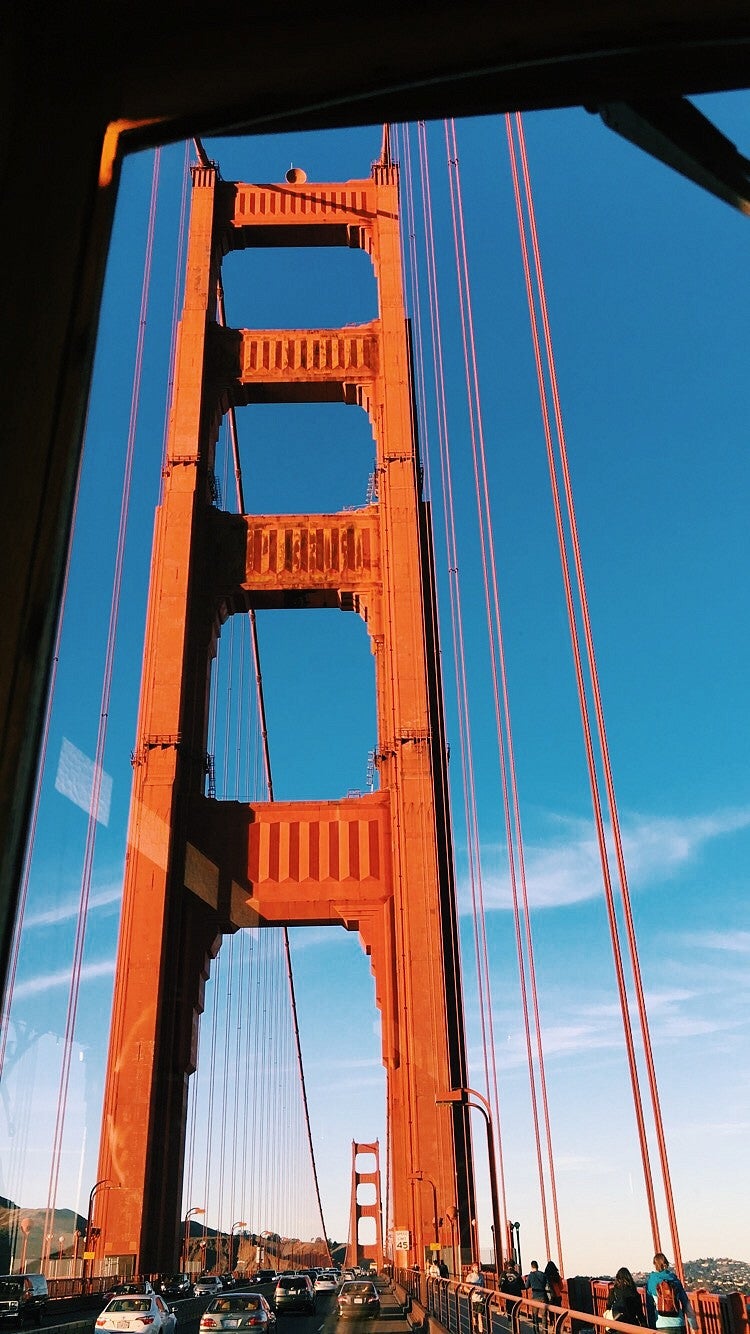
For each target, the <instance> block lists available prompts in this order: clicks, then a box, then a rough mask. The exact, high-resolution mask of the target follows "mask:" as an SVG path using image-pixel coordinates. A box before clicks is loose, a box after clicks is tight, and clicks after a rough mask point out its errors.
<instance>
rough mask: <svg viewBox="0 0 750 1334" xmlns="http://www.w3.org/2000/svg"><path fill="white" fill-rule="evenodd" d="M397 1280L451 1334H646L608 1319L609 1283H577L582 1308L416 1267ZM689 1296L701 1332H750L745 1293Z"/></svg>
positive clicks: (749, 1305) (573, 1282)
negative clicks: (529, 1331) (525, 1330)
mask: <svg viewBox="0 0 750 1334" xmlns="http://www.w3.org/2000/svg"><path fill="white" fill-rule="evenodd" d="M394 1278H395V1279H396V1282H397V1283H398V1284H399V1286H400V1287H402V1288H403V1289H404V1290H405V1291H406V1292H407V1293H408V1294H409V1296H410V1297H412V1298H413V1299H414V1301H417V1302H419V1304H420V1305H421V1306H423V1307H424V1309H425V1310H426V1311H427V1312H428V1313H429V1314H430V1315H432V1316H434V1318H435V1319H436V1320H437V1321H439V1323H440V1324H441V1325H442V1326H443V1327H444V1328H445V1329H446V1330H448V1331H449V1334H522V1330H521V1327H522V1323H523V1324H524V1325H531V1326H532V1328H533V1329H534V1330H535V1331H536V1330H539V1331H540V1334H547V1332H548V1334H580V1332H581V1331H591V1334H614V1331H616V1334H639V1330H640V1334H643V1328H642V1327H641V1326H638V1325H626V1324H625V1323H624V1321H617V1322H615V1323H614V1324H613V1322H612V1320H611V1319H610V1320H605V1319H604V1311H605V1310H606V1309H607V1307H608V1304H609V1295H610V1292H611V1284H609V1283H602V1282H596V1281H593V1280H590V1279H577V1280H571V1282H570V1289H571V1290H572V1291H571V1292H570V1296H571V1297H572V1296H573V1295H575V1300H576V1302H577V1303H578V1306H570V1305H565V1306H553V1305H552V1304H551V1303H549V1304H548V1303H546V1302H535V1301H532V1299H531V1298H530V1297H508V1296H506V1295H505V1294H504V1293H500V1292H496V1291H494V1290H493V1288H489V1287H483V1288H479V1289H477V1288H472V1287H471V1286H469V1285H467V1284H465V1283H460V1282H458V1281H457V1280H456V1279H447V1278H430V1277H429V1276H428V1275H426V1274H422V1273H419V1272H415V1271H414V1270H411V1269H404V1270H397V1271H396V1272H395V1274H394ZM689 1295H690V1299H691V1302H692V1304H693V1309H694V1310H695V1314H696V1317H697V1320H698V1331H699V1334H750V1298H748V1297H747V1296H745V1295H744V1294H742V1293H727V1294H725V1293H713V1292H706V1291H704V1290H703V1289H698V1291H696V1292H691V1293H690V1294H689ZM567 1296H568V1290H567V1285H566V1298H567ZM582 1306H586V1307H588V1309H585V1310H583V1309H580V1307H582Z"/></svg>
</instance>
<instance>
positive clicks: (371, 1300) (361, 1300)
mask: <svg viewBox="0 0 750 1334" xmlns="http://www.w3.org/2000/svg"><path fill="white" fill-rule="evenodd" d="M336 1307H337V1311H338V1317H339V1320H366V1319H372V1318H373V1317H374V1316H379V1315H380V1296H379V1294H378V1290H377V1288H376V1287H375V1284H374V1283H371V1282H370V1281H369V1279H358V1278H355V1279H352V1280H351V1281H350V1282H349V1283H343V1284H342V1285H341V1287H340V1288H339V1291H338V1294H337V1296H336Z"/></svg>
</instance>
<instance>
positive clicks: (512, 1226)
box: [508, 1223, 523, 1274]
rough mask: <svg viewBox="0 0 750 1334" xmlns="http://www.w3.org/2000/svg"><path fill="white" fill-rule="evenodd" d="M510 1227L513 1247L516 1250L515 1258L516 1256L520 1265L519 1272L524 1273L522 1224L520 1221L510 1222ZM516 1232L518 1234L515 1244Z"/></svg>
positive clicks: (516, 1260) (515, 1258)
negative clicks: (514, 1235) (522, 1262)
mask: <svg viewBox="0 0 750 1334" xmlns="http://www.w3.org/2000/svg"><path fill="white" fill-rule="evenodd" d="M508 1227H509V1229H510V1244H511V1249H512V1250H513V1251H514V1252H515V1254H514V1257H513V1258H514V1260H515V1262H516V1264H517V1265H518V1272H519V1273H520V1274H522V1273H523V1266H522V1264H521V1224H520V1223H509V1224H508ZM514 1232H515V1234H516V1241H515V1245H514V1244H513V1233H514Z"/></svg>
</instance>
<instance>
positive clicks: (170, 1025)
mask: <svg viewBox="0 0 750 1334" xmlns="http://www.w3.org/2000/svg"><path fill="white" fill-rule="evenodd" d="M192 176H193V191H192V209H191V223H190V235H189V245H188V264H187V275H186V285H185V304H184V309H183V314H182V319H181V323H180V330H179V341H178V348H177V359H176V365H175V383H174V395H173V401H172V407H171V415H170V422H169V435H168V444H167V460H166V465H165V470H164V489H163V500H162V503H161V505H160V506H159V509H158V511H157V517H156V529H155V537H154V548H153V557H152V569H151V586H150V593H149V605H148V615H147V625H146V640H145V653H144V664H143V679H142V685H141V703H140V712H139V719H138V734H137V739H136V748H135V754H134V773H133V792H132V799H131V811H130V825H129V832H128V851H127V860H126V869H125V886H124V901H123V913H122V925H121V932H120V943H119V954H118V961H117V974H116V984H115V997H114V1011H113V1021H112V1033H111V1039H110V1051H109V1063H108V1070H107V1080H106V1088H105V1102H104V1116H103V1127H102V1139H101V1150H100V1161H99V1171H98V1177H99V1178H100V1179H101V1178H105V1179H107V1180H109V1181H111V1182H113V1183H115V1184H117V1185H118V1186H119V1189H116V1190H115V1189H113V1190H109V1191H107V1192H103V1197H104V1198H103V1200H102V1210H101V1212H102V1215H103V1216H102V1220H101V1221H102V1223H103V1236H104V1251H105V1255H106V1256H107V1257H108V1258H109V1259H114V1257H116V1256H117V1257H122V1261H121V1262H122V1263H123V1264H128V1263H129V1264H132V1265H133V1266H134V1267H135V1268H136V1269H137V1270H139V1271H141V1272H143V1273H149V1272H156V1271H163V1270H169V1269H172V1268H174V1267H175V1266H176V1263H177V1252H178V1245H179V1214H180V1207H181V1189H182V1173H183V1160H184V1151H185V1124H186V1107H187V1087H188V1077H189V1075H190V1074H191V1073H192V1072H193V1070H194V1068H195V1059H196V1056H195V1053H196V1032H197V1017H198V1014H199V1012H200V1011H201V1009H202V1006H203V986H204V981H205V979H206V977H207V976H208V971H209V965H210V960H211V958H212V957H213V956H214V955H215V953H216V951H217V949H218V947H219V944H220V941H221V936H222V933H224V932H231V931H234V930H235V929H237V928H240V927H243V926H257V925H278V924H282V923H285V924H288V925H302V924H312V923H315V924H320V923H338V924H339V925H343V926H344V927H346V929H347V930H356V931H358V932H359V935H360V939H361V941H362V943H363V945H364V948H365V950H366V951H367V953H368V955H369V956H370V959H371V966H372V971H373V974H374V977H375V990H376V1000H377V1004H378V1006H379V1008H380V1011H381V1015H382V1045H383V1061H384V1064H385V1066H386V1069H387V1099H388V1126H389V1153H388V1161H389V1168H390V1185H389V1201H390V1211H391V1217H390V1219H389V1224H390V1225H392V1227H393V1229H395V1230H397V1232H398V1235H399V1236H400V1237H401V1238H402V1239H403V1238H406V1239H407V1246H406V1248H405V1250H404V1251H403V1252H402V1253H400V1254H399V1255H398V1256H396V1257H394V1258H395V1259H396V1260H397V1262H398V1263H403V1264H406V1263H409V1262H410V1261H413V1260H414V1259H417V1258H419V1260H420V1263H421V1260H422V1256H423V1254H424V1246H425V1244H428V1243H429V1241H430V1240H432V1237H433V1229H434V1226H435V1223H434V1215H435V1213H436V1212H437V1214H438V1217H439V1219H440V1220H441V1221H440V1222H439V1226H440V1227H441V1229H443V1230H444V1229H445V1227H446V1225H447V1221H448V1219H455V1218H456V1217H457V1218H458V1236H459V1239H460V1243H461V1247H462V1250H463V1254H464V1257H465V1258H468V1256H469V1255H470V1247H471V1237H470V1227H471V1219H472V1218H473V1216H474V1213H475V1209H474V1195H473V1176H472V1164H471V1142H470V1131H469V1124H468V1115H467V1111H466V1108H465V1107H463V1106H461V1105H460V1104H459V1103H454V1104H453V1105H452V1106H440V1107H438V1106H436V1101H435V1100H436V1097H437V1096H438V1095H439V1094H441V1093H443V1092H444V1091H445V1090H447V1089H450V1088H458V1087H462V1086H464V1085H465V1084H466V1082H467V1072H466V1060H465V1049H464V1030H463V1008H462V1004H463V1003H462V994H461V975H460V965H459V947H458V927H457V915H456V904H455V890H454V878H453V856H452V845H451V831H450V814H449V807H448V783H447V772H446V768H447V761H446V744H445V736H444V725H443V710H442V696H441V685H440V678H439V669H438V644H437V615H436V607H435V590H434V580H433V566H432V544H431V534H430V515H429V510H428V506H427V504H426V502H425V501H424V500H423V499H422V495H421V482H420V465H419V458H418V452H417V442H416V439H415V426H414V413H413V403H412V388H411V374H410V358H409V346H408V330H407V323H406V319H405V313H404V304H403V294H402V285H401V262H400V251H399V226H398V177H397V169H396V168H395V167H394V166H392V165H390V163H389V162H388V161H383V162H381V163H379V164H377V165H376V166H375V167H374V168H373V173H372V177H371V179H368V180H361V181H348V182H346V183H344V184H331V185H311V184H305V183H299V182H295V183H291V184H288V183H285V184H282V185H250V184H239V183H235V182H224V181H220V180H219V179H218V176H217V173H216V171H215V170H214V169H213V168H212V167H210V166H198V167H195V168H193V173H192ZM332 244H333V245H341V246H345V247H347V246H348V247H361V248H363V249H364V250H366V251H367V252H368V253H369V254H370V256H371V258H372V261H373V265H374V268H375V274H376V277H377V281H378V295H379V314H378V317H377V318H376V319H374V320H372V321H371V322H370V323H368V324H364V325H358V326H351V325H348V326H346V327H345V328H341V329H330V330H320V329H314V330H310V329H287V330H270V329H263V330H247V329H235V330H228V329H224V328H222V327H220V325H219V324H218V323H217V318H216V317H217V310H216V300H217V297H216V293H217V283H218V279H219V270H220V264H221V257H222V256H223V255H224V254H226V253H227V252H228V251H231V250H237V249H244V248H245V247H248V246H264V245H267V246H284V245H290V246H301V245H302V246H304V245H311V246H316V245H332ZM306 400H307V401H311V402H312V401H334V402H336V401H338V402H344V403H350V404H353V405H356V406H359V407H360V408H362V409H364V410H365V411H366V412H367V414H368V416H369V419H370V422H371V424H372V430H373V434H374V438H375V448H376V467H377V499H376V500H373V502H372V503H371V504H368V505H367V506H365V507H364V508H362V509H359V510H354V511H346V512H344V513H340V514H317V515H310V514H301V515H299V514H287V515H284V514H282V515H278V514H277V515H266V516H257V515H252V516H251V515H235V514H229V513H223V512H221V511H219V510H218V509H217V508H216V507H215V505H214V504H213V488H212V479H213V471H214V454H215V444H216V439H217V435H218V431H219V426H220V422H221V417H222V414H223V413H225V412H226V411H227V409H228V407H229V406H230V405H232V404H234V405H237V406H239V405H244V404H252V403H258V402H269V401H273V402H282V403H283V402H287V401H293V402H295V403H299V402H301V401H306ZM250 607H263V608H269V607H270V608H274V607H338V608H340V609H341V610H343V611H356V612H358V613H359V615H360V616H361V617H362V618H363V620H364V621H365V623H366V626H367V630H368V632H369V635H370V641H371V648H372V652H373V654H374V657H375V669H376V691H377V722H378V746H377V766H378V770H379V776H380V790H379V791H378V792H375V793H370V794H368V795H365V796H361V797H351V798H347V799H344V800H341V801H320V802H309V801H307V802H303V801H300V802H275V803H255V804H252V805H245V804H239V803H235V802H222V801H217V800H215V799H212V798H210V797H208V796H206V795H205V793H206V770H207V756H206V746H207V735H208V712H209V710H208V702H209V685H210V672H211V662H212V658H213V657H214V654H215V648H216V640H217V636H218V634H219V632H220V627H221V625H222V624H223V622H224V621H225V620H226V619H227V617H228V616H230V615H232V614H233V613H237V612H245V611H247V609H248V608H250ZM425 1179H427V1180H429V1181H431V1182H432V1183H433V1186H434V1191H435V1200H436V1202H437V1203H436V1205H435V1204H434V1203H433V1201H432V1200H431V1198H430V1194H429V1193H428V1192H427V1191H426V1190H425V1189H424V1188H423V1186H422V1185H421V1182H422V1181H424V1180H425ZM443 1220H445V1221H443ZM441 1240H444V1242H445V1244H446V1246H449V1245H450V1244H451V1239H450V1235H449V1233H448V1232H445V1231H441Z"/></svg>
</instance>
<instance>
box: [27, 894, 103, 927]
mask: <svg viewBox="0 0 750 1334" xmlns="http://www.w3.org/2000/svg"><path fill="white" fill-rule="evenodd" d="M121 897H122V886H121V885H110V886H108V887H107V888H106V889H101V890H98V891H97V892H96V893H94V894H91V895H90V896H89V904H88V909H89V912H93V911H94V910H95V909H96V908H106V907H109V906H110V905H111V904H113V903H119V902H120V899H121ZM79 910H80V895H76V896H75V897H71V898H67V899H65V900H64V901H63V902H62V903H56V904H54V905H53V906H51V907H49V908H43V909H40V910H39V911H38V912H35V913H28V914H27V915H26V917H25V918H24V922H23V926H24V930H25V931H27V930H29V928H30V927H33V926H57V925H59V923H60V922H67V921H70V920H71V919H72V918H75V917H77V916H78V913H79Z"/></svg>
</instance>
